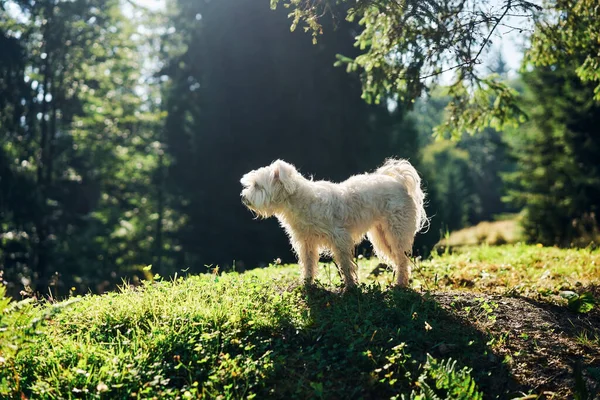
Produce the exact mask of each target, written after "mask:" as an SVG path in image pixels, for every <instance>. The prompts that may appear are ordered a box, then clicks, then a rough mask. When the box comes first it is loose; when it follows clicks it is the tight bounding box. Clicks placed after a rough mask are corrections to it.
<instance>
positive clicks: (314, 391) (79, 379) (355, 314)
mask: <svg viewBox="0 0 600 400" xmlns="http://www.w3.org/2000/svg"><path fill="white" fill-rule="evenodd" d="M282 272H284V273H285V274H286V276H281V275H280V276H279V277H278V278H276V279H275V280H273V275H275V276H277V275H278V271H277V269H275V268H269V269H268V270H267V271H258V272H257V273H253V274H246V275H238V274H224V275H204V276H200V277H194V278H189V279H186V280H183V279H181V278H179V279H177V280H176V281H173V282H165V281H161V280H159V281H155V282H154V283H148V284H146V285H144V287H142V288H139V289H123V290H122V291H121V293H118V294H116V293H113V294H108V295H104V296H88V297H85V298H82V299H79V301H77V302H71V303H70V304H69V305H68V306H67V305H65V306H64V307H61V310H60V312H58V313H55V314H53V315H52V317H51V318H46V321H47V322H46V323H45V324H44V326H43V327H38V330H39V332H38V333H37V335H38V336H37V339H36V343H35V346H31V347H25V348H24V349H23V351H21V352H20V353H19V354H18V355H17V356H16V357H15V358H14V367H13V368H12V370H11V371H9V370H8V369H2V370H1V372H0V379H2V382H4V386H3V390H4V392H3V393H4V395H5V396H8V397H18V396H20V393H23V394H25V395H26V396H28V397H29V396H30V397H35V398H40V399H44V398H56V397H69V396H84V397H87V396H92V397H94V396H102V397H111V398H114V397H123V396H129V395H131V394H133V393H136V394H137V395H138V396H143V397H152V396H158V397H163V398H165V397H166V398H174V397H177V396H181V397H183V398H195V397H198V396H207V397H210V398H213V397H218V396H225V397H227V398H246V397H250V398H253V397H264V396H268V397H271V398H289V397H290V396H295V397H313V396H316V397H321V396H322V397H324V398H330V397H332V396H334V397H339V396H348V395H349V396H356V395H361V394H362V395H365V394H370V395H373V396H376V397H390V396H395V395H398V394H401V393H408V392H409V391H410V390H411V389H410V388H418V389H417V391H416V392H415V393H421V391H422V390H424V388H426V387H428V386H427V385H430V386H431V390H433V391H434V392H435V393H438V394H441V393H446V395H447V396H446V398H462V397H461V393H463V392H464V391H466V390H468V391H471V392H472V393H476V387H475V386H474V384H473V383H472V382H473V381H472V378H470V377H471V374H470V373H469V372H468V370H467V369H462V368H461V369H460V370H458V368H457V367H455V365H456V362H450V361H448V362H446V361H437V360H436V359H434V358H431V357H429V358H427V359H424V358H423V360H422V361H423V363H424V364H423V366H422V367H419V362H418V360H421V355H419V353H420V352H421V351H422V350H423V349H425V348H427V346H430V344H429V343H431V342H433V343H435V342H438V341H444V340H447V338H448V335H451V336H450V337H453V338H454V339H455V340H459V341H465V343H466V341H468V340H473V339H474V338H475V340H478V343H482V341H481V339H477V338H476V336H477V335H475V336H474V334H473V333H470V334H467V332H466V331H464V328H462V327H461V326H460V325H455V324H452V323H450V322H449V318H450V317H448V316H447V315H445V314H444V313H443V312H441V310H439V309H438V308H437V307H436V306H435V304H434V303H432V302H429V301H427V300H425V299H422V298H421V297H420V296H419V295H417V294H413V293H410V292H394V291H389V292H382V291H381V289H380V288H379V287H378V286H370V287H363V288H361V290H359V291H356V292H354V293H349V294H348V295H347V296H344V297H339V295H335V294H332V293H328V292H321V291H320V290H318V289H315V291H314V292H310V291H309V292H304V291H302V290H300V289H299V288H298V289H294V290H292V291H282V290H280V289H278V288H281V287H284V286H287V285H289V284H290V279H293V280H296V279H297V278H298V276H297V266H294V267H293V269H285V270H283V271H282ZM289 272H293V274H291V275H290V274H289ZM273 284H275V286H273ZM407 308H408V309H411V310H412V311H413V312H414V314H413V315H412V316H411V315H410V314H408V313H406V312H405V311H404V309H407ZM40 312H44V309H41V310H40ZM38 315H39V313H38ZM445 321H447V322H445ZM428 323H431V325H432V326H434V328H433V330H430V331H427V330H426V329H424V328H423V327H424V326H427V325H429V324H428ZM443 326H447V327H448V329H445V328H444V329H443V328H442V327H443ZM398 327H400V329H398ZM460 332H463V333H464V334H465V335H464V336H463V338H462V339H461V334H460ZM420 336H422V339H418V338H419V337H420ZM403 340H409V341H410V344H409V345H406V344H405V343H403V342H402V341H403ZM471 351H481V349H480V348H478V347H477V346H475V347H473V346H472V347H471ZM411 352H413V353H414V356H411V354H410V353H411ZM456 356H458V357H459V358H460V359H461V360H467V358H464V357H461V356H460V354H458V353H457V354H456ZM415 357H416V358H415ZM11 374H15V376H18V378H19V381H18V382H20V383H18V385H20V386H17V382H16V381H14V380H9V377H10V376H12V375H11ZM290 376H294V379H289V377H290ZM461 388H462V389H461Z"/></svg>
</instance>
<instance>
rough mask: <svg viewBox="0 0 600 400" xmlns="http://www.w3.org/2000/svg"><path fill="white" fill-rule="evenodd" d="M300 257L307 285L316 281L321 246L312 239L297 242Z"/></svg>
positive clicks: (303, 276)
mask: <svg viewBox="0 0 600 400" xmlns="http://www.w3.org/2000/svg"><path fill="white" fill-rule="evenodd" d="M296 247H298V248H297V249H296V252H297V253H298V259H299V262H300V265H301V266H302V279H303V280H304V283H305V284H307V285H311V284H312V283H313V282H314V279H315V276H316V275H317V267H318V265H319V248H318V247H317V246H316V245H315V244H314V243H313V242H311V241H310V240H305V241H301V242H298V243H297V246H296Z"/></svg>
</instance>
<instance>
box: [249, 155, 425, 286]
mask: <svg viewBox="0 0 600 400" xmlns="http://www.w3.org/2000/svg"><path fill="white" fill-rule="evenodd" d="M240 182H241V183H242V185H243V186H244V189H243V190H242V193H241V196H242V202H243V203H244V205H246V206H247V207H248V208H249V209H250V210H252V211H254V212H256V214H258V215H259V216H261V217H263V218H267V217H270V216H273V215H274V216H276V217H277V219H278V220H279V222H280V223H281V226H283V228H284V229H285V230H286V232H287V234H288V236H289V238H290V242H291V244H292V247H293V248H294V251H295V252H296V254H297V256H298V258H299V261H300V265H301V266H302V268H303V278H304V280H305V282H306V283H308V284H310V283H312V282H313V278H314V276H315V274H316V272H317V265H318V261H319V254H323V253H326V254H330V255H333V257H334V259H335V261H336V262H337V264H338V266H339V267H340V269H341V272H342V275H343V279H344V284H345V286H346V287H347V288H348V287H351V286H354V285H356V281H357V276H356V273H357V271H356V269H357V266H356V264H355V263H354V261H353V256H354V246H355V245H356V244H357V243H360V242H361V241H362V240H363V239H364V236H365V234H366V235H367V237H368V238H369V240H370V241H371V243H372V244H373V248H374V249H375V253H376V254H377V256H378V257H379V258H381V259H382V260H384V261H386V262H388V263H390V264H392V265H393V267H394V270H395V273H396V278H397V284H398V285H399V286H402V287H406V286H408V282H409V278H410V265H409V259H408V257H407V254H410V253H411V251H412V245H413V241H414V237H415V234H416V233H417V232H418V231H420V230H421V229H422V228H423V227H424V226H425V225H426V224H427V221H428V220H427V216H426V214H425V209H424V207H423V202H424V199H425V194H424V193H423V191H422V190H421V178H420V177H419V174H418V173H417V171H416V170H415V169H414V167H413V166H412V165H411V164H410V163H409V162H408V161H406V160H396V159H389V160H387V161H386V163H385V164H384V165H383V166H381V167H380V168H379V169H377V170H376V171H375V172H374V173H371V174H363V175H355V176H353V177H351V178H350V179H348V180H346V181H344V182H342V183H337V184H336V183H332V182H327V181H317V182H315V181H313V180H312V179H311V180H309V179H306V178H304V177H303V176H302V175H301V174H300V173H299V172H298V171H297V170H296V168H295V167H294V166H293V165H291V164H288V163H286V162H284V161H281V160H277V161H275V162H273V163H272V164H271V165H269V166H268V167H263V168H260V169H257V170H255V171H251V172H248V173H247V174H246V175H244V176H243V177H242V179H241V181H240Z"/></svg>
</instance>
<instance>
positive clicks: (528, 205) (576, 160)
mask: <svg viewBox="0 0 600 400" xmlns="http://www.w3.org/2000/svg"><path fill="white" fill-rule="evenodd" d="M524 80H525V82H526V83H527V87H528V91H527V109H528V110H529V112H530V114H531V121H530V122H529V123H527V124H526V125H524V126H523V127H522V128H520V129H519V130H517V131H516V132H515V133H513V134H512V135H511V145H512V148H513V152H514V154H515V156H516V158H517V160H518V162H519V163H518V169H517V171H516V172H514V173H513V174H511V175H509V176H508V179H509V183H510V184H511V185H512V187H511V191H510V193H509V197H508V198H509V199H510V200H512V201H513V202H514V203H515V204H516V205H518V206H521V207H524V209H525V212H526V214H525V218H524V221H523V225H524V230H525V235H526V238H527V239H528V240H529V241H532V242H538V243H543V244H545V245H554V244H558V245H562V246H568V245H573V244H583V245H587V244H588V243H589V241H592V240H597V239H598V226H599V225H598V220H597V216H598V211H599V210H598V205H599V203H598V199H600V168H599V167H598V162H597V160H598V157H599V156H600V135H598V130H597V127H598V124H599V123H600V105H599V104H598V103H597V102H596V101H595V100H594V85H592V84H590V83H583V82H581V80H580V78H579V77H578V76H577V73H576V72H575V66H574V65H573V66H572V67H571V68H570V69H569V68H568V67H567V66H565V67H564V68H557V67H554V68H551V67H537V68H535V69H534V70H533V71H532V72H529V73H527V74H525V75H524Z"/></svg>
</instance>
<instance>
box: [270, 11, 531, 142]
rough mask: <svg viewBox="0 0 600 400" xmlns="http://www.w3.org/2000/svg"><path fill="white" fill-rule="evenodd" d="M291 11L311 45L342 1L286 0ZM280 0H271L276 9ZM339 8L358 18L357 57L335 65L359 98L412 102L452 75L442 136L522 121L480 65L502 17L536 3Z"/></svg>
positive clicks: (512, 96)
mask: <svg viewBox="0 0 600 400" xmlns="http://www.w3.org/2000/svg"><path fill="white" fill-rule="evenodd" d="M281 2H282V3H283V4H284V6H285V7H288V8H291V9H292V11H291V13H290V17H292V18H293V22H292V30H293V29H295V28H296V27H297V26H298V25H299V24H300V23H304V25H305V30H307V31H311V32H312V35H313V42H316V40H317V37H318V36H319V35H320V34H321V33H322V32H323V31H324V29H323V26H322V25H321V21H322V18H321V17H322V16H323V15H327V14H331V15H333V16H334V18H336V19H337V18H338V17H339V14H340V13H339V12H337V11H339V10H340V7H336V6H335V5H336V4H337V3H340V2H339V1H333V0H328V1H314V0H286V1H281ZM278 3H280V1H279V0H272V1H271V7H272V8H275V7H276V6H277V5H278ZM341 3H344V4H347V5H348V7H347V8H345V9H342V10H343V13H344V14H345V19H348V20H357V21H359V23H360V25H361V26H362V30H361V31H360V33H359V34H358V36H357V37H356V46H357V47H359V48H360V50H361V53H360V54H358V55H356V56H351V57H348V56H346V55H340V56H339V63H338V65H346V66H347V69H348V70H349V71H360V73H361V78H362V82H363V87H362V88H363V97H364V98H365V100H367V101H368V102H379V101H382V100H383V99H385V98H387V97H395V98H397V99H399V100H401V101H405V102H407V103H409V104H410V102H412V101H413V100H414V99H416V98H417V97H418V96H420V95H421V93H422V92H423V91H424V90H425V89H426V88H427V87H429V86H431V85H432V84H434V83H435V79H434V78H436V77H438V76H439V75H441V74H442V73H444V72H448V71H454V72H455V77H454V81H453V83H452V84H451V85H450V90H449V95H450V96H451V101H450V102H449V104H448V106H447V108H446V111H447V118H446V120H445V121H444V122H443V123H442V124H441V125H440V126H439V127H438V130H439V131H440V132H445V133H448V132H450V133H453V134H454V135H461V134H462V133H464V132H465V131H467V132H474V131H478V130H481V129H483V128H486V127H493V128H497V129H502V128H504V127H506V126H507V125H513V124H514V123H515V122H516V121H520V120H523V118H524V114H523V112H522V110H521V109H520V108H519V106H518V103H517V102H516V93H515V92H514V91H513V90H511V89H510V88H509V87H508V86H507V85H506V84H504V83H503V82H501V81H500V80H498V79H497V77H495V76H493V75H492V76H484V74H483V73H482V72H481V70H480V69H478V68H477V65H478V64H480V63H481V56H482V54H484V53H485V52H486V51H487V50H488V48H489V47H490V45H491V43H492V39H493V37H494V33H497V29H498V28H499V27H505V28H508V29H519V30H521V31H522V30H523V29H525V28H524V27H522V26H520V25H519V26H517V27H514V26H509V25H508V22H507V17H512V18H513V19H515V18H525V19H526V20H529V19H531V18H533V15H534V13H536V12H538V11H540V7H539V6H538V5H536V4H535V3H532V2H529V1H522V0H518V1H515V0H506V1H504V2H502V3H500V4H499V6H498V7H494V6H492V5H490V4H489V3H487V2H479V1H467V0H433V1H416V0H408V1H398V2H397V1H391V2H380V1H374V0H359V1H356V2H346V1H342V2H341Z"/></svg>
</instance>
